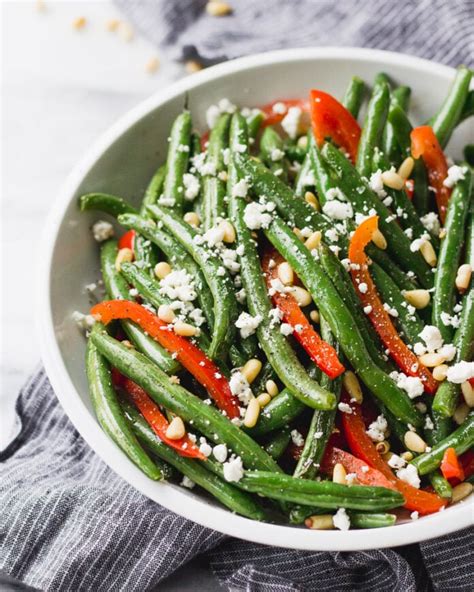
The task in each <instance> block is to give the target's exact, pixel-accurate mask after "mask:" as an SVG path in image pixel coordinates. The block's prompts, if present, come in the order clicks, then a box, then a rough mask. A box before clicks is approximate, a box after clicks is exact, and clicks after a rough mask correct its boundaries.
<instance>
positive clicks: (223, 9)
mask: <svg viewBox="0 0 474 592" xmlns="http://www.w3.org/2000/svg"><path fill="white" fill-rule="evenodd" d="M206 12H207V14H208V15H210V16H226V15H228V14H230V13H231V12H232V6H230V4H227V2H220V1H219V0H210V1H209V2H208V3H207V4H206Z"/></svg>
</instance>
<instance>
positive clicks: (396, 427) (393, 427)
mask: <svg viewBox="0 0 474 592" xmlns="http://www.w3.org/2000/svg"><path fill="white" fill-rule="evenodd" d="M375 403H376V405H377V407H378V408H379V409H380V412H381V413H382V415H383V416H384V417H385V419H386V420H387V423H388V427H389V428H390V433H391V434H392V435H393V436H395V438H397V440H398V441H399V442H400V444H401V445H402V446H403V448H405V434H406V433H407V425H406V423H403V422H402V421H400V420H399V419H397V418H396V417H395V416H394V415H393V413H392V412H391V411H390V410H389V409H387V407H386V405H384V404H383V403H381V402H380V401H379V400H376V401H375ZM415 431H416V430H415Z"/></svg>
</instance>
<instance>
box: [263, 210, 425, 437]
mask: <svg viewBox="0 0 474 592" xmlns="http://www.w3.org/2000/svg"><path fill="white" fill-rule="evenodd" d="M265 233H266V236H267V238H268V239H269V240H270V242H271V243H272V244H273V245H274V246H275V248H276V249H277V250H278V251H279V252H280V253H281V254H282V255H283V257H285V258H286V259H287V260H288V263H289V264H290V265H291V267H293V269H294V270H295V272H296V274H297V275H298V277H299V279H300V280H301V281H302V282H303V284H304V285H305V286H306V288H307V290H308V291H309V292H310V294H311V296H312V298H313V300H314V302H315V303H316V305H317V307H318V309H319V311H320V313H321V314H322V315H323V316H324V317H325V318H326V320H327V321H328V323H329V326H330V327H331V331H332V332H333V334H334V337H335V338H336V339H337V341H338V342H339V344H340V346H341V348H342V350H343V352H344V355H345V356H346V358H348V360H349V362H350V363H351V365H352V366H353V367H354V368H355V369H356V371H357V372H358V375H359V376H360V378H361V379H362V381H363V382H364V383H365V384H366V386H367V388H369V389H370V390H371V391H372V392H373V393H374V395H375V396H376V397H378V398H380V399H381V401H382V402H383V403H385V404H386V405H387V407H388V408H389V409H390V411H392V413H393V414H394V415H395V416H396V417H397V418H399V419H401V420H402V421H405V422H406V423H411V424H413V425H414V426H418V425H420V423H421V416H420V414H419V412H418V410H417V409H415V408H414V406H413V405H412V403H411V401H410V399H409V398H408V395H407V394H406V393H405V392H404V391H402V390H401V389H399V388H398V387H397V386H396V384H395V383H394V382H393V380H392V379H391V378H389V377H388V376H387V375H386V374H385V372H383V371H382V370H380V368H379V367H378V366H377V365H376V364H375V362H374V361H373V360H372V358H371V357H370V355H369V352H368V351H367V348H366V345H365V343H364V339H363V337H362V335H361V334H360V332H359V329H358V328H357V326H355V325H354V321H353V319H352V316H351V314H350V312H349V309H348V308H347V307H346V305H345V304H344V301H343V300H342V298H341V297H340V296H339V294H338V292H337V290H336V289H335V288H334V286H333V284H332V283H331V280H330V279H329V277H327V275H326V274H325V272H324V270H323V268H322V267H321V266H320V264H319V263H318V262H317V261H316V260H315V259H314V257H313V256H312V255H311V253H310V252H309V250H308V249H307V248H306V247H305V246H304V244H303V243H302V242H301V241H300V240H299V239H298V238H297V237H296V236H295V234H294V233H293V232H292V231H291V230H290V229H289V228H288V226H287V224H285V223H284V222H283V221H282V220H281V219H280V218H278V217H277V216H276V215H275V216H274V218H273V221H272V223H271V224H270V226H269V228H268V229H267V230H266V231H265Z"/></svg>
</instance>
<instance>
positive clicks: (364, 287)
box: [358, 282, 369, 294]
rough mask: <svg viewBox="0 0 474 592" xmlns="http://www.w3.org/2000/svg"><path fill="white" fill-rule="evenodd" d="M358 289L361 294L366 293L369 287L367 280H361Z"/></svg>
mask: <svg viewBox="0 0 474 592" xmlns="http://www.w3.org/2000/svg"><path fill="white" fill-rule="evenodd" d="M358 289H359V292H360V293H361V294H366V293H367V290H368V289H369V287H368V286H367V284H366V283H365V282H361V283H360V284H359V285H358Z"/></svg>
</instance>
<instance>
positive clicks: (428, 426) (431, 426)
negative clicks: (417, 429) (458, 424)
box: [425, 415, 434, 430]
mask: <svg viewBox="0 0 474 592" xmlns="http://www.w3.org/2000/svg"><path fill="white" fill-rule="evenodd" d="M425 430H434V423H433V422H432V420H431V417H430V416H429V415H427V416H426V417H425Z"/></svg>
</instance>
